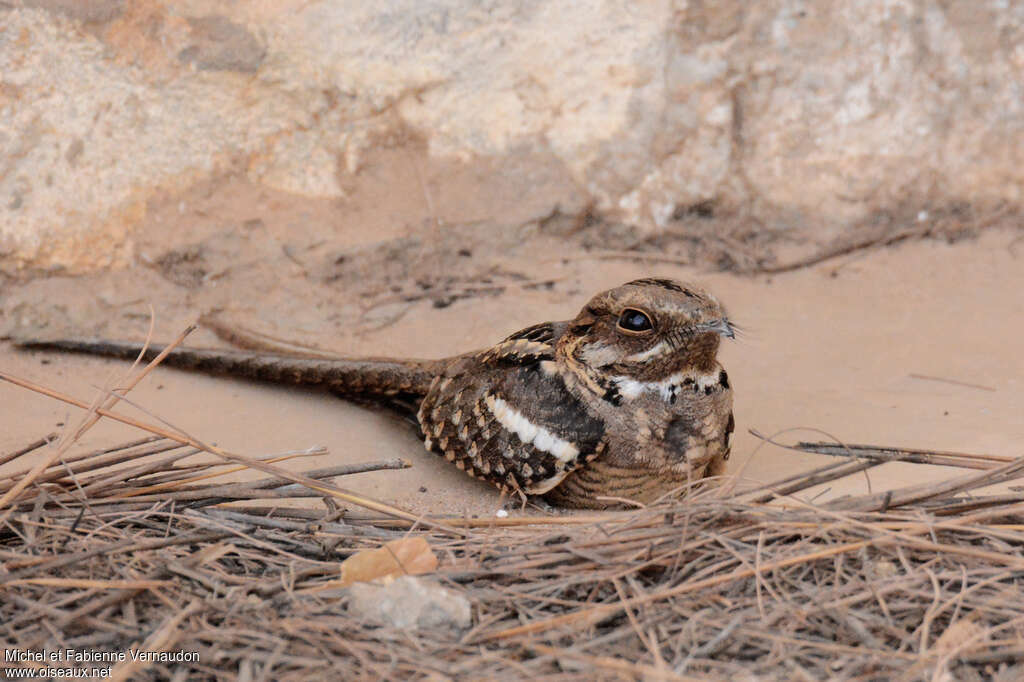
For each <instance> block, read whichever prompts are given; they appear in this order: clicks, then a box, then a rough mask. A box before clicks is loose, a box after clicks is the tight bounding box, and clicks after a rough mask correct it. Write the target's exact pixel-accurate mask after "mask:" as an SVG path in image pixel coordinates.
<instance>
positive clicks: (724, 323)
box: [701, 317, 736, 339]
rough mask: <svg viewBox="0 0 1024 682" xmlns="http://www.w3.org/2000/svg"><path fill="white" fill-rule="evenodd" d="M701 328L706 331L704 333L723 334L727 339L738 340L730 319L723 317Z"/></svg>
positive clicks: (706, 323)
mask: <svg viewBox="0 0 1024 682" xmlns="http://www.w3.org/2000/svg"><path fill="white" fill-rule="evenodd" d="M701 328H702V329H704V331H709V332H715V333H717V334H721V335H722V336H724V337H726V338H727V339H735V338H736V330H735V329H733V327H732V324H731V323H730V322H729V318H727V317H722V318H719V319H717V320H713V321H711V322H705V323H704V324H702V325H701Z"/></svg>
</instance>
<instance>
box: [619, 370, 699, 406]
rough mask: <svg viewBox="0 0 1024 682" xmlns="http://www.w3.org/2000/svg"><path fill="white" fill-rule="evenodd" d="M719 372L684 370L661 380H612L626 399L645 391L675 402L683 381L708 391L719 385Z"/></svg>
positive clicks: (627, 378)
mask: <svg viewBox="0 0 1024 682" xmlns="http://www.w3.org/2000/svg"><path fill="white" fill-rule="evenodd" d="M718 376H719V372H717V371H716V372H713V373H711V374H696V375H685V374H683V373H682V372H678V373H676V374H673V375H672V376H670V377H667V378H665V379H662V380H661V381H637V380H636V379H631V378H629V377H613V378H612V382H613V383H614V384H615V387H616V388H618V390H619V395H621V396H622V397H623V398H624V399H626V400H633V399H634V398H636V397H638V396H640V395H641V394H643V393H657V394H658V395H660V396H661V399H662V400H664V401H665V402H674V401H675V397H676V396H677V395H679V393H680V392H681V391H682V390H683V382H684V381H686V380H687V379H689V380H690V381H691V382H693V388H692V389H690V390H694V391H699V392H706V391H707V390H708V388H710V387H712V386H717V385H718Z"/></svg>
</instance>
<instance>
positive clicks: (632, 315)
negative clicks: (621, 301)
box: [619, 308, 654, 332]
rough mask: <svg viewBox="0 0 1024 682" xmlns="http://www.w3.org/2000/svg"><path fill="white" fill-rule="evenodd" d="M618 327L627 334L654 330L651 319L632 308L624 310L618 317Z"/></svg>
mask: <svg viewBox="0 0 1024 682" xmlns="http://www.w3.org/2000/svg"><path fill="white" fill-rule="evenodd" d="M619 327H620V328H621V329H625V330H626V331H628V332H646V331H650V330H652V329H654V325H653V324H652V323H651V318H649V317H648V316H647V314H646V313H642V312H640V311H639V310H636V309H634V308H626V309H625V310H623V311H622V314H621V315H619Z"/></svg>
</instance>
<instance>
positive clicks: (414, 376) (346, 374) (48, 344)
mask: <svg viewBox="0 0 1024 682" xmlns="http://www.w3.org/2000/svg"><path fill="white" fill-rule="evenodd" d="M16 344H17V345H18V346H19V347H21V348H28V349H36V350H58V351H65V352H74V353H86V354H89V355H103V356H107V357H116V358H123V359H125V360H134V359H135V358H137V357H138V356H139V353H141V352H142V344H141V343H124V342H119V341H105V340H101V339H97V340H92V339H57V340H35V339H31V340H19V341H17V342H16ZM161 350H162V347H159V346H150V347H149V349H148V350H147V351H146V354H145V356H144V357H143V359H144V360H147V361H148V360H152V359H153V358H155V357H156V356H157V355H158V354H159V353H160V351H161ZM443 362H444V361H442V360H394V359H390V358H342V357H339V358H329V359H328V358H320V357H303V356H300V355H278V354H273V353H264V352H259V351H233V350H214V349H203V348H176V349H174V350H173V351H171V353H170V354H168V356H167V357H166V358H165V359H164V360H163V362H162V364H163V365H167V366H170V367H178V368H181V369H188V370H195V371H200V372H206V373H209V374H220V375H227V376H235V377H243V378H247V379H256V380H259V381H267V382H272V383H275V384H291V385H306V386H322V387H324V388H327V389H330V390H331V392H333V393H335V394H337V395H339V396H341V397H344V398H355V399H370V400H382V401H385V402H387V401H389V400H391V399H394V398H398V399H401V400H406V401H415V402H418V401H419V400H421V399H422V398H423V396H425V395H426V394H427V391H428V390H429V389H430V383H431V381H433V379H434V377H435V376H436V374H437V373H438V372H439V371H441V369H442V367H443Z"/></svg>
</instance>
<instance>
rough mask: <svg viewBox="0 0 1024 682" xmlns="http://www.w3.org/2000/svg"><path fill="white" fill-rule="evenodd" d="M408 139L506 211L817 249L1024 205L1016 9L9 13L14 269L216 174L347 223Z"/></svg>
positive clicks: (549, 6)
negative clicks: (788, 237) (732, 223)
mask: <svg viewBox="0 0 1024 682" xmlns="http://www.w3.org/2000/svg"><path fill="white" fill-rule="evenodd" d="M406 147H408V148H409V149H415V150H425V152H424V155H423V157H424V159H425V161H424V160H423V159H420V160H419V161H416V163H422V162H426V163H431V162H433V161H437V162H440V163H446V164H452V163H457V164H463V165H465V166H468V167H475V165H479V167H480V169H481V170H480V171H479V175H480V176H481V183H482V185H487V186H495V185H500V186H504V187H514V188H517V189H516V191H514V192H509V193H508V194H511V195H512V196H509V197H506V205H502V204H501V202H500V201H499V199H500V196H501V195H500V193H499V194H496V195H495V196H496V197H498V198H497V199H495V200H494V202H493V205H494V207H495V210H496V211H505V210H506V209H507V210H508V211H510V212H511V213H510V215H511V216H512V218H514V220H518V221H521V222H529V221H530V220H537V219H540V218H542V217H543V216H545V215H547V214H550V213H551V212H553V211H555V210H559V211H561V212H562V213H568V214H574V213H580V212H582V211H584V209H587V210H595V211H597V212H599V213H601V214H603V215H606V216H608V217H611V218H613V219H616V220H620V221H622V222H625V223H627V224H630V225H634V226H637V227H639V228H641V229H643V230H646V231H648V232H656V231H658V230H662V229H664V228H665V227H666V226H667V225H669V224H670V223H671V222H672V221H673V220H676V219H678V218H679V217H680V216H681V215H684V214H686V212H687V211H691V210H693V209H694V207H705V208H704V209H702V210H706V209H707V207H709V206H724V207H741V208H742V209H743V210H744V211H745V212H747V213H749V214H751V215H752V216H754V217H755V218H756V219H758V220H759V221H761V222H763V223H765V224H769V225H773V226H775V227H787V228H790V229H792V230H795V231H797V232H799V233H802V234H804V235H805V236H806V235H810V236H812V237H818V236H822V235H825V236H828V235H835V234H838V233H839V232H841V231H843V230H850V229H854V228H855V227H856V226H858V225H861V224H863V223H864V222H865V221H869V220H871V218H872V216H877V215H879V214H892V213H897V214H902V213H906V215H910V216H918V215H921V216H925V219H926V217H927V216H928V215H929V214H930V212H934V211H938V212H942V211H947V210H953V209H955V208H957V207H959V209H960V210H962V209H963V208H964V207H970V208H975V207H977V208H979V209H981V210H987V209H989V208H991V207H995V206H1002V207H1006V206H1011V207H1017V206H1019V204H1021V203H1022V201H1024V197H1022V191H1024V190H1022V187H1024V5H1022V4H1020V3H1011V2H1006V1H1005V0H991V1H989V2H973V1H967V0H945V1H942V2H940V1H939V0H906V1H903V2H900V1H898V0H869V1H866V2H858V3H846V2H839V1H838V0H833V1H825V2H816V3H810V2H799V1H797V0H768V1H766V2H760V3H746V2H740V1H738V0H736V1H734V2H730V1H729V0H725V1H722V2H715V3H705V2H684V1H682V0H676V1H674V2H673V1H669V0H651V1H649V2H634V1H627V0H600V1H598V2H593V3H586V4H583V5H580V4H579V3H567V2H566V3H563V2H541V1H540V0H520V1H519V2H511V3H510V2H493V1H486V2H482V3H481V2H466V1H465V0H427V1H425V2H424V1H422V0H390V1H389V2H386V3H380V2H370V1H368V0H346V1H342V0H313V1H308V0H303V1H301V2H299V1H298V0H283V1H282V2H273V3H270V2H261V1H260V0H240V1H239V2H234V3H212V2H206V1H203V0H190V1H187V2H174V3H171V2H158V1H155V0H139V2H132V3H127V2H120V1H117V0H96V1H94V2H66V1H63V0H23V1H22V2H18V1H15V2H13V3H6V4H3V5H0V267H3V268H4V269H7V270H12V269H17V268H21V267H33V268H64V269H69V270H72V271H83V270H89V269H93V268H97V267H103V266H107V265H111V264H115V265H117V264H124V263H127V262H129V261H130V260H131V258H132V256H133V247H132V238H131V237H132V230H133V228H134V227H135V226H137V225H138V223H139V222H140V221H141V220H142V219H143V217H144V216H145V212H146V207H147V203H148V202H149V201H151V200H152V199H153V198H154V197H156V196H163V197H166V196H168V195H174V194H175V193H176V192H182V191H184V190H185V189H187V188H189V187H192V186H194V185H196V184H197V183H201V182H203V181H206V180H208V179H210V178H212V177H217V176H224V175H238V176H242V177H245V178H246V179H247V180H248V181H251V182H253V183H256V184H259V185H264V186H266V187H268V188H272V189H273V190H275V191H280V192H285V193H288V194H289V195H293V196H294V197H296V200H302V198H304V197H309V198H320V199H331V200H335V201H337V202H338V210H344V207H345V202H346V201H347V200H348V199H350V198H351V193H352V191H354V189H353V188H354V187H358V184H359V183H358V182H357V181H356V179H357V178H358V177H359V176H360V173H363V172H366V159H367V155H368V154H369V153H370V152H371V151H372V150H375V149H380V148H388V149H398V150H402V149H404V148H406ZM488 191H490V190H488ZM495 191H497V190H495ZM428 199H429V196H428ZM524 201H525V202H526V203H527V204H529V205H528V207H524V206H523V202H524ZM430 203H431V202H430V201H429V200H428V201H425V205H426V207H425V209H424V210H425V212H428V213H435V214H436V213H437V209H436V207H434V208H431V207H430V206H429V205H430ZM433 218H434V222H435V223H437V222H443V219H444V216H443V215H433Z"/></svg>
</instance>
